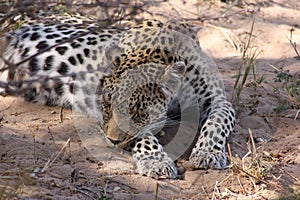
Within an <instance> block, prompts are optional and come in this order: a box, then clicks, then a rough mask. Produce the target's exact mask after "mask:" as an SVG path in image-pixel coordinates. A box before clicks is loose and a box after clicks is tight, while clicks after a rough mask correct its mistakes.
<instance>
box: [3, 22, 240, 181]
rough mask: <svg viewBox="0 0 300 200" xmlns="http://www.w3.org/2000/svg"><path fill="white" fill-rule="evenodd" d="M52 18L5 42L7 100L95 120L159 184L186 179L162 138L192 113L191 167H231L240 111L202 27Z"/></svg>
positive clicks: (26, 26)
mask: <svg viewBox="0 0 300 200" xmlns="http://www.w3.org/2000/svg"><path fill="white" fill-rule="evenodd" d="M54 19H55V20H41V21H37V22H35V23H34V22H30V23H28V24H24V25H23V26H21V27H20V28H19V29H17V30H14V31H12V32H11V33H8V34H6V35H5V36H4V37H3V38H2V44H5V45H4V47H3V48H2V52H1V53H2V57H1V58H2V62H1V65H0V69H1V75H0V85H1V89H0V90H1V94H2V95H3V96H4V95H13V96H19V97H22V98H24V99H25V100H26V101H30V102H34V103H39V104H44V105H47V106H62V107H67V108H71V109H73V110H74V112H80V113H84V114H85V115H87V116H89V117H93V118H97V119H98V122H99V126H100V127H101V129H102V130H103V133H104V137H105V138H106V139H107V141H108V142H109V143H111V144H113V145H114V146H116V147H118V148H122V149H125V150H127V151H129V152H131V154H132V158H133V160H134V162H135V165H136V168H137V171H138V173H139V174H141V175H146V176H150V177H153V178H159V177H166V178H170V179H176V178H177V177H178V174H179V172H178V169H177V166H176V163H175V161H176V160H175V158H174V157H172V155H171V154H172V152H166V151H165V147H164V146H163V145H162V144H161V142H160V140H159V137H158V134H159V133H161V129H162V128H163V127H164V126H165V125H168V124H171V125H172V124H177V125H178V124H179V125H180V123H181V121H180V120H178V119H175V118H173V116H174V115H175V116H178V115H183V114H184V113H188V115H190V117H192V118H194V120H192V121H193V122H194V124H196V126H195V127H196V129H195V130H194V131H191V133H190V135H192V137H191V138H190V136H183V137H187V138H186V140H191V145H190V148H191V149H192V150H191V152H190V154H189V159H188V160H189V161H188V162H189V163H190V164H191V165H193V166H194V167H195V168H198V169H208V168H213V169H224V168H226V167H227V159H226V143H227V140H228V138H229V136H230V134H231V132H232V131H233V129H234V126H235V111H234V108H233V106H232V104H231V103H230V101H228V100H227V99H226V96H225V90H224V86H223V82H222V78H221V77H220V75H219V73H218V70H217V66H216V64H215V63H214V62H213V60H212V59H211V58H210V57H209V56H208V55H207V54H206V53H205V52H204V51H203V50H202V49H201V47H200V43H199V41H198V37H197V32H198V31H199V29H200V28H199V27H198V26H195V25H191V24H190V23H188V22H184V21H183V22H180V21H174V20H170V21H167V22H164V23H162V22H161V21H158V20H145V21H144V22H142V23H141V24H138V25H136V26H132V27H129V28H124V29H120V28H117V27H114V26H113V25H112V26H111V27H105V28H103V27H101V25H99V24H97V23H92V22H90V21H87V22H86V21H85V22H84V20H82V19H80V20H77V19H76V20H73V19H71V20H70V19H67V20H61V18H59V17H57V18H55V17H54ZM63 19H64V17H63ZM189 108H192V109H191V110H192V112H186V110H189ZM178 113H179V114H178ZM187 121H188V120H187ZM167 134H168V133H167ZM192 140H193V141H192ZM179 142H180V141H179ZM188 146H189V145H188Z"/></svg>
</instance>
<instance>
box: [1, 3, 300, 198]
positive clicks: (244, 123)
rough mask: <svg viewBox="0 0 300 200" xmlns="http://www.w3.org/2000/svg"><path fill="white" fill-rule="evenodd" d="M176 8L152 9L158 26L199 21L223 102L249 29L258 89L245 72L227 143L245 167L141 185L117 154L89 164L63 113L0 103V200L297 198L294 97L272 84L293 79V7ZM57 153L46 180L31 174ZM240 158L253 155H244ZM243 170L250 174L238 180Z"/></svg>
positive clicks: (299, 134) (298, 143)
mask: <svg viewBox="0 0 300 200" xmlns="http://www.w3.org/2000/svg"><path fill="white" fill-rule="evenodd" d="M183 2H184V1H172V2H166V3H164V4H163V5H162V6H161V7H160V8H157V7H155V8H153V9H152V10H153V12H156V13H157V14H159V13H160V15H157V16H156V17H157V18H161V19H162V20H166V19H165V18H164V17H161V16H168V19H170V18H172V19H176V18H178V17H179V14H180V16H181V17H185V18H188V19H191V18H195V17H197V16H198V15H199V16H200V19H205V23H203V24H201V26H203V28H202V30H201V31H200V33H199V40H200V43H201V46H202V48H203V49H204V50H205V51H206V52H208V53H209V54H210V55H211V57H212V58H213V59H214V60H215V62H216V63H217V65H218V66H219V70H220V72H221V75H222V78H223V79H224V84H225V88H226V93H227V97H228V98H229V99H231V97H232V95H233V91H234V83H235V80H236V75H237V74H238V70H239V68H240V66H241V62H242V51H241V48H242V47H243V45H244V44H245V43H246V42H247V40H248V38H249V34H250V30H251V25H252V23H253V20H254V29H253V32H252V40H251V43H250V44H251V51H252V52H255V51H256V52H260V53H259V55H258V56H257V57H256V59H255V66H256V68H255V75H256V76H257V77H261V76H263V77H262V78H263V80H262V81H261V82H257V79H256V78H257V77H256V78H255V77H254V76H253V74H251V73H250V75H249V77H248V78H247V83H246V84H245V86H244V88H243V90H242V93H241V96H240V99H239V102H238V103H235V108H236V111H237V119H238V123H237V125H236V131H235V132H234V133H233V134H232V137H231V140H230V146H231V154H232V159H233V162H234V163H235V164H236V165H237V166H242V165H243V164H244V165H245V166H244V167H245V168H244V169H240V168H235V167H233V168H232V169H228V170H224V171H216V170H215V171H214V170H207V171H202V170H196V171H187V172H186V173H185V176H184V178H183V180H154V179H151V178H148V177H142V176H140V175H138V174H137V173H136V172H135V167H134V165H133V163H132V161H131V160H130V159H127V158H128V156H126V154H122V152H121V153H120V152H117V151H115V150H110V149H109V148H107V151H106V152H109V153H108V154H109V155H108V156H107V157H106V158H108V157H109V158H110V159H109V160H108V159H106V160H105V161H101V160H99V159H96V158H94V156H93V153H91V149H90V147H89V148H88V149H87V148H86V147H85V143H84V142H82V138H80V136H79V135H78V128H76V126H75V125H74V121H73V113H72V111H70V110H63V111H62V118H61V117H60V116H61V110H60V108H53V107H46V106H41V105H36V104H31V103H27V102H24V101H22V100H20V99H16V98H12V97H5V98H4V97H0V120H1V127H0V133H1V135H0V198H2V197H3V198H4V194H5V195H10V197H11V198H13V197H14V198H16V199H17V198H23V199H106V198H109V197H112V198H113V199H142V198H143V199H155V198H156V197H158V199H172V198H174V199H279V198H280V197H285V198H287V199H297V198H298V199H300V196H299V195H300V170H299V169H300V115H298V117H297V112H298V113H299V109H300V107H299V102H297V100H298V101H299V99H297V97H299V92H300V91H299V88H298V87H295V88H294V89H295V90H296V92H295V94H296V95H298V96H294V98H293V96H291V92H292V91H289V92H290V93H289V92H287V90H286V89H287V86H288V85H287V84H289V83H287V81H291V80H290V79H289V80H286V79H284V77H283V78H281V81H276V79H278V74H279V72H281V71H282V72H283V71H285V72H286V73H288V74H290V75H292V76H295V75H297V73H299V72H300V61H299V60H297V54H296V52H295V50H294V49H293V48H292V45H291V44H290V42H289V39H290V34H291V30H292V41H293V42H296V43H297V44H299V43H300V28H299V27H300V24H299V18H300V11H299V10H300V4H299V2H298V1H297V0H292V1H284V0H274V1H263V0H251V1H250V0H249V1H241V2H242V3H241V4H240V5H238V6H232V7H230V6H229V4H225V3H221V2H220V1H203V2H202V1H201V2H202V3H201V2H200V1H199V2H198V1H189V2H186V3H185V4H184V3H183ZM163 9H164V10H163ZM162 10H163V11H162ZM145 15H147V14H145ZM223 16H227V17H223ZM208 19H211V20H208ZM299 51H300V49H299ZM250 54H251V53H250ZM278 70H280V71H278ZM279 78H280V77H279ZM295 100H296V102H295ZM249 132H251V133H252V134H250V133H249ZM93 134H95V133H93ZM95 136H97V133H96V135H95ZM251 136H252V137H253V140H252V141H254V142H255V147H253V144H251V143H252V141H251ZM93 137H94V136H93ZM69 138H70V142H68V143H67V144H66V142H67V141H68V139H69ZM91 138H92V137H91ZM65 144H66V146H65V148H64V150H63V151H62V153H61V154H60V155H59V156H58V158H57V159H56V160H55V162H54V163H53V164H51V166H50V167H49V169H48V170H47V171H46V173H33V172H34V170H36V169H38V168H43V167H44V166H45V165H46V163H47V162H48V161H49V160H52V159H53V158H54V157H55V156H56V155H57V154H58V153H59V152H60V150H61V149H62V147H63V146H64V145H65ZM249 149H251V151H254V153H253V154H251V155H250V154H247V153H248V152H249ZM246 154H247V155H249V156H246V157H244V156H245V155H246ZM243 157H244V159H242V158H243ZM120 158H121V159H120ZM251 159H255V160H256V161H259V162H257V163H256V162H252V161H251ZM251 164H252V165H254V164H255V166H250V165H251ZM234 166H235V165H234ZM247 167H249V169H255V170H254V171H251V170H250V171H245V170H246V169H248V168H247ZM8 199H10V198H8Z"/></svg>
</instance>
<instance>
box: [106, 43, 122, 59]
mask: <svg viewBox="0 0 300 200" xmlns="http://www.w3.org/2000/svg"><path fill="white" fill-rule="evenodd" d="M121 54H122V50H121V48H120V47H119V46H118V45H117V44H109V45H107V46H106V47H105V59H106V61H107V63H110V62H113V61H115V60H116V58H118V57H120V55H121Z"/></svg>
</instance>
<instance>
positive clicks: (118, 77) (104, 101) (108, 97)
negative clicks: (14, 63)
mask: <svg viewBox="0 0 300 200" xmlns="http://www.w3.org/2000/svg"><path fill="white" fill-rule="evenodd" d="M152 53H153V52H152ZM139 55H143V54H142V53H141V52H139V53H136V54H131V55H130V56H128V55H126V56H123V57H122V56H121V58H120V59H119V63H118V64H119V65H120V67H118V70H116V72H115V73H113V74H112V75H109V76H106V77H104V78H103V80H102V83H101V85H100V87H99V89H100V90H102V93H103V96H102V98H101V99H100V100H99V101H98V103H97V105H100V106H101V107H100V109H101V111H102V113H103V116H104V132H105V135H106V136H107V137H108V138H109V139H110V140H112V141H114V142H121V141H124V140H126V139H130V138H136V137H139V134H140V133H141V130H145V129H148V130H151V129H153V128H157V126H158V125H160V126H161V125H163V123H164V121H165V120H166V117H167V115H166V112H167V107H168V105H169V102H170V100H171V98H172V97H174V95H176V93H177V91H178V89H179V87H180V86H181V83H182V81H183V77H184V74H185V71H186V65H185V63H184V62H182V61H178V62H175V63H173V64H166V63H159V62H154V59H153V60H151V59H149V57H148V59H145V60H144V62H141V60H142V59H138V62H134V61H137V60H136V58H138V57H139ZM116 64H117V63H116ZM124 68H126V70H125V69H124Z"/></svg>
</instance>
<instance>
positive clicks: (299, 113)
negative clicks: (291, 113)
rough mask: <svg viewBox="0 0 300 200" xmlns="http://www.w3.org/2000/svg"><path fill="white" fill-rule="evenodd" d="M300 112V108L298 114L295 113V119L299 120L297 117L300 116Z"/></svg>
mask: <svg viewBox="0 0 300 200" xmlns="http://www.w3.org/2000/svg"><path fill="white" fill-rule="evenodd" d="M299 114H300V109H299V110H298V111H297V113H296V115H295V118H294V120H297V118H298V116H299Z"/></svg>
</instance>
